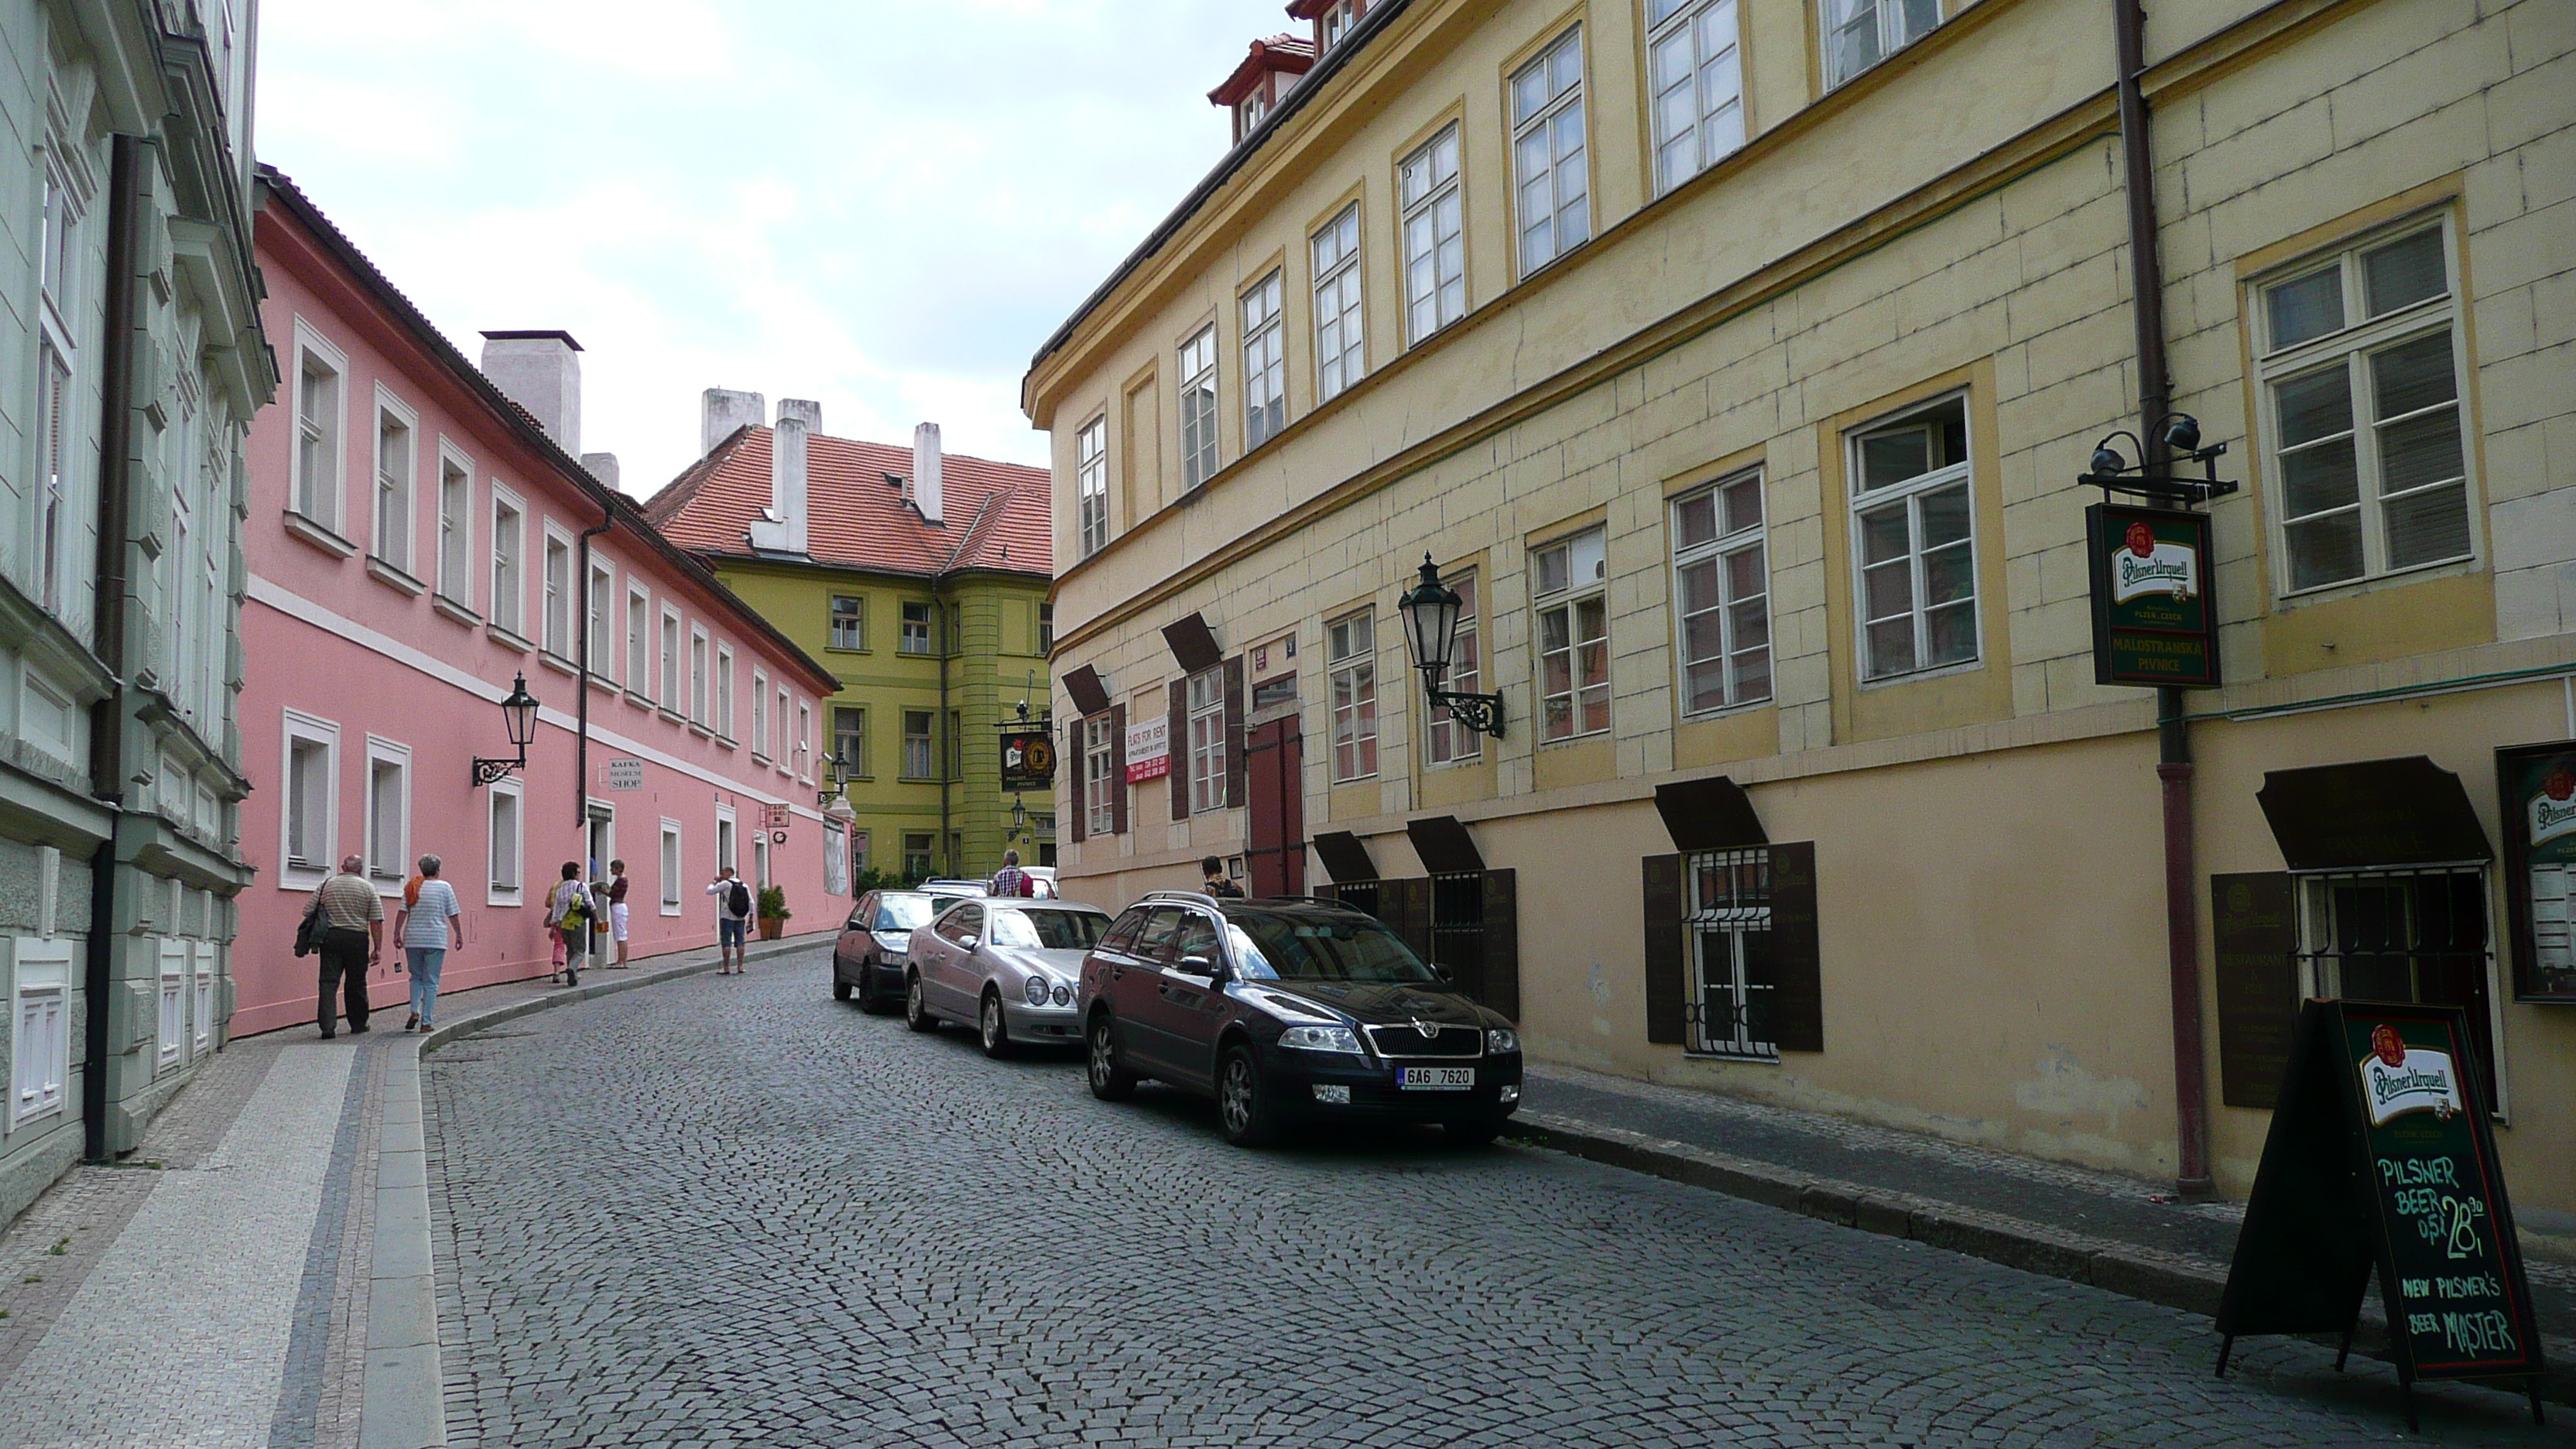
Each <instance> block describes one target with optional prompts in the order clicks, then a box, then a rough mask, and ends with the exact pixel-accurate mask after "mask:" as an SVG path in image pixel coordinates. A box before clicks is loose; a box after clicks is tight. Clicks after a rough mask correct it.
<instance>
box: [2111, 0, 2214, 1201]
mask: <svg viewBox="0 0 2576 1449" xmlns="http://www.w3.org/2000/svg"><path fill="white" fill-rule="evenodd" d="M2111 14H2112V30H2113V31H2114V33H2115V34H2116V37H2117V40H2118V46H2119V65H2120V75H2119V85H2118V91H2119V102H2120V153H2121V160H2122V171H2123V173H2124V175H2123V177H2122V182H2123V189H2124V190H2125V191H2126V193H2127V196H2128V202H2129V295H2130V310H2131V314H2132V318H2133V320H2134V322H2135V324H2136V327H2137V334H2138V435H2139V437H2140V439H2141V440H2142V444H2141V451H2142V452H2143V453H2144V454H2145V456H2144V458H2142V459H2141V461H2142V462H2144V463H2145V464H2146V466H2147V470H2148V471H2149V472H2159V473H2160V472H2163V471H2164V470H2165V468H2166V466H2167V462H2168V457H2167V450H2166V448H2165V445H2164V440H2163V438H2162V436H2161V434H2160V433H2159V430H2158V429H2157V427H2156V424H2157V422H2158V421H2159V420H2161V419H2162V418H2163V417H2164V415H2165V414H2166V412H2168V411H2169V410H2170V408H2171V405H2172V400H2173V382H2172V377H2171V374H2170V373H2169V371H2168V370H2167V367H2166V362H2165V327H2164V314H2165V283H2164V269H2163V267H2162V266H2161V265H2160V264H2159V262H2158V260H2157V243H2156V182H2155V156H2154V151H2153V148H2152V146H2151V144H2150V142H2149V138H2148V134H2147V98H2146V93H2145V92H2144V91H2143V90H2142V89H2141V88H2140V86H2139V82H2138V78H2139V76H2140V75H2141V74H2143V73H2144V72H2145V70H2146V67H2147V56H2146V52H2147V16H2146V11H2145V9H2144V7H2143V5H2142V3H2141V0H2111ZM2190 729H2191V726H2190V723H2189V721H2188V719H2187V718H2186V716H2185V712H2184V707H2183V692H2182V691H2181V690H2179V689H2174V688H2159V689H2158V690H2157V691H2156V745H2157V762H2156V779H2157V781H2158V783H2159V784H2160V785H2161V786H2162V791H2163V795H2164V836H2165V841H2164V844H2165V963H2166V967H2167V970H2168V972H2169V973H2170V975H2171V978H2172V981H2171V987H2172V995H2173V1055H2174V1139H2175V1148H2176V1155H2177V1156H2178V1157H2179V1159H2180V1161H2179V1163H2178V1164H2177V1171H2176V1174H2175V1180H2174V1191H2175V1192H2176V1193H2177V1194H2178V1195H2179V1196H2181V1197H2182V1199H2183V1200H2184V1201H2186V1202H2202V1201H2206V1200H2207V1199H2209V1198H2210V1197H2213V1196H2215V1195H2216V1192H2217V1188H2216V1185H2215V1184H2214V1183H2213V1182H2212V1181H2211V1179H2210V1175H2209V1073H2208V1065H2207V1057H2208V1054H2207V1051H2206V1048H2205V1045H2204V1042H2203V1039H2202V1029H2201V1003H2200V914H2199V908H2198V903H2197V899H2196V897H2195V894H2194V890H2193V886H2194V882H2195V880H2196V879H2197V872H2196V868H2195V866H2194V863H2193V860H2192V843H2193V842H2192V835H2193V830H2192V808H2191V783H2192V761H2191V734H2190Z"/></svg>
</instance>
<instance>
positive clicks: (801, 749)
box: [796, 699, 814, 785]
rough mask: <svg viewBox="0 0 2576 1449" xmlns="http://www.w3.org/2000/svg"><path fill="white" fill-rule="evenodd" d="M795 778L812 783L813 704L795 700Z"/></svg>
mask: <svg viewBox="0 0 2576 1449" xmlns="http://www.w3.org/2000/svg"><path fill="white" fill-rule="evenodd" d="M796 778H797V779H799V780H802V781H804V782H805V783H806V784H808V785H811V784H813V783H814V706H813V705H811V704H809V703H807V702H806V701H804V700H801V699H800V700H798V701H796Z"/></svg>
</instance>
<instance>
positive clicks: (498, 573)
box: [487, 478, 528, 640]
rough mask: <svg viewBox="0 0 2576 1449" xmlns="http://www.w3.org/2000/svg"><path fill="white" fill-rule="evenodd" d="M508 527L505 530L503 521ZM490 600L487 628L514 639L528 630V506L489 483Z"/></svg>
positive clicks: (519, 498)
mask: <svg viewBox="0 0 2576 1449" xmlns="http://www.w3.org/2000/svg"><path fill="white" fill-rule="evenodd" d="M505 518H506V520H507V526H506V527H505V526H504V519H505ZM491 574H492V600H491V610H490V613H489V614H488V616H487V617H488V618H489V620H490V626H491V627H492V628H494V629H497V630H499V631H500V632H502V633H504V634H508V635H510V636H512V637H513V638H516V639H521V640H524V639H526V638H527V637H528V636H527V633H526V630H527V627H528V505H527V501H526V500H525V499H522V498H521V497H519V495H518V494H516V493H513V492H511V491H510V490H509V489H507V488H505V487H503V486H501V480H499V479H498V478H495V479H493V480H492V547H491Z"/></svg>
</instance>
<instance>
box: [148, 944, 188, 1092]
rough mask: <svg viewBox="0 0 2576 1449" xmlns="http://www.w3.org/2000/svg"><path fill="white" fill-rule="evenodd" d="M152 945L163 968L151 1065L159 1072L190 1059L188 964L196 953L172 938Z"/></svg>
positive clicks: (153, 1032)
mask: <svg viewBox="0 0 2576 1449" xmlns="http://www.w3.org/2000/svg"><path fill="white" fill-rule="evenodd" d="M153 945H154V947H155V948H156V950H155V952H154V955H155V957H156V958H157V960H158V963H159V965H160V968H161V970H160V978H161V979H160V982H159V985H160V990H159V992H158V993H157V994H156V995H155V996H154V998H153V1000H154V1004H155V1005H156V1006H157V1007H158V1008H159V1010H158V1011H157V1012H156V1013H155V1015H154V1018H153V1029H152V1042H153V1054H152V1065H153V1069H154V1070H155V1071H158V1070H161V1069H163V1068H166V1067H175V1066H177V1065H179V1064H180V1063H182V1062H184V1061H186V1060H187V1059H188V963H189V958H190V957H191V955H192V954H193V953H192V952H190V951H189V949H188V943H187V942H185V941H180V940H173V939H171V938H169V937H162V938H160V939H158V940H156V941H154V942H153Z"/></svg>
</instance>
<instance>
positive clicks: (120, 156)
mask: <svg viewBox="0 0 2576 1449" xmlns="http://www.w3.org/2000/svg"><path fill="white" fill-rule="evenodd" d="M112 145H113V150H112V152H111V153H110V160H109V163H108V182H107V301H106V313H107V337H106V339H105V344H104V345H103V346H102V347H101V348H100V349H99V353H100V361H99V367H100V377H99V382H100V388H99V390H100V392H101V393H103V394H104V395H105V403H104V406H103V407H102V408H101V412H100V417H99V425H98V582H97V594H96V612H97V615H98V619H97V624H96V628H95V631H94V632H93V634H92V636H91V638H92V642H93V647H94V648H95V649H96V650H97V653H98V657H99V662H101V663H103V664H105V665H106V666H107V673H108V677H109V680H110V683H109V685H108V689H107V698H105V699H102V700H100V701H99V702H98V703H97V704H94V705H92V706H90V713H89V754H90V794H91V795H93V796H95V797H96V798H97V799H98V801H99V803H100V804H102V805H104V806H106V807H107V810H108V814H109V816H110V828H109V830H108V837H107V842H106V843H105V844H103V845H101V846H100V847H99V848H98V849H97V850H96V851H95V852H93V853H92V854H91V856H90V863H89V950H88V953H87V955H86V957H85V959H84V961H83V963H82V980H81V990H82V992H83V994H84V996H85V998H86V1004H87V1010H86V1011H85V1012H84V1015H85V1016H86V1018H87V1027H88V1030H87V1031H86V1032H84V1033H83V1035H84V1037H85V1038H86V1040H85V1042H84V1043H83V1046H84V1050H85V1051H86V1052H87V1061H86V1064H85V1069H84V1070H83V1071H82V1073H81V1122H82V1127H83V1139H82V1140H83V1150H84V1151H85V1152H86V1153H87V1154H88V1156H89V1160H90V1161H92V1162H103V1161H105V1160H106V1159H107V1157H108V1141H107V1113H108V1088H109V1082H108V1077H109V1075H110V1073H109V1067H108V1063H109V1060H110V1056H111V1054H112V1053H113V1052H114V1051H115V1044H114V1043H113V1042H111V1041H110V1040H109V1035H108V1024H109V1020H108V1019H109V1017H110V1016H111V1015H113V1012H112V1011H111V1010H110V1008H109V1001H110V999H111V998H112V997H113V996H114V994H115V991H116V875H117V869H116V852H117V837H118V836H119V835H120V834H122V833H123V832H122V829H121V827H122V824H123V821H124V815H125V584H126V579H125V568H126V562H127V554H128V549H129V539H128V537H127V535H129V534H130V533H132V532H133V527H132V523H133V518H132V513H133V493H132V487H133V478H132V470H131V468H130V467H129V466H128V459H129V458H130V456H131V455H132V453H133V446H134V444H133V438H134V376H133V374H134V217H135V210H136V207H135V189H136V187H137V185H138V184H139V182H138V180H137V177H136V171H137V169H138V167H139V164H140V161H141V152H142V149H143V143H142V142H141V141H140V140H138V139H136V138H135V137H132V136H118V137H115V138H114V140H113V142H112Z"/></svg>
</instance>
